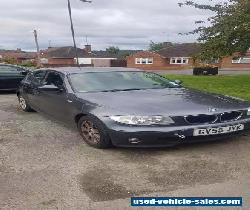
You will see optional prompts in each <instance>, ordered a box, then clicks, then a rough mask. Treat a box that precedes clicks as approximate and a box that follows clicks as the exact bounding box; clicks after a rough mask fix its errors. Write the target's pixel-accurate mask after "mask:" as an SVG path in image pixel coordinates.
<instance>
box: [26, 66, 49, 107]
mask: <svg viewBox="0 0 250 210" xmlns="http://www.w3.org/2000/svg"><path fill="white" fill-rule="evenodd" d="M46 74H47V71H46V70H40V71H35V72H32V73H30V74H29V75H28V78H27V81H24V82H23V91H24V92H25V94H26V95H27V100H28V102H29V104H30V105H31V107H33V108H34V109H38V110H39V109H40V103H41V100H40V91H39V87H40V86H42V85H43V80H44V79H45V76H46Z"/></svg>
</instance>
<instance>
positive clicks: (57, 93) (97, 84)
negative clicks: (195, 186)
mask: <svg viewBox="0 0 250 210" xmlns="http://www.w3.org/2000/svg"><path fill="white" fill-rule="evenodd" d="M179 83H180V82H178V81H171V80H168V79H166V78H164V77H162V76H160V75H158V74H155V73H149V72H144V71H140V70H137V69H123V68H114V69H107V68H83V69H76V68H62V69H48V70H38V71H36V72H31V73H29V74H28V75H27V77H26V78H25V79H24V80H23V81H22V84H21V86H20V89H19V90H18V93H17V96H18V99H19V103H20V107H21V108H22V109H23V110H24V111H31V110H36V111H38V112H44V113H46V114H48V115H50V116H53V117H55V118H57V119H59V120H61V121H64V122H69V123H74V124H76V125H77V127H78V130H79V132H80V134H81V136H82V138H83V140H84V141H85V142H86V143H87V144H89V145H91V146H93V147H96V148H107V147H109V146H111V145H114V146H120V147H159V146H173V145H176V144H180V143H189V142H195V141H207V140H216V139H221V138H226V137H229V136H232V135H239V134H243V133H247V132H249V131H250V102H247V101H243V100H238V99H235V98H231V97H227V96H221V95H216V94H209V93H204V92H200V91H196V90H192V89H188V88H184V87H182V86H181V85H180V84H179Z"/></svg>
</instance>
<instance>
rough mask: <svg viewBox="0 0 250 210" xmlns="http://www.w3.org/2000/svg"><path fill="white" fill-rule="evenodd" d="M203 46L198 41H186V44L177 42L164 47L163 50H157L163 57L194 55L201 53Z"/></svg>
mask: <svg viewBox="0 0 250 210" xmlns="http://www.w3.org/2000/svg"><path fill="white" fill-rule="evenodd" d="M200 51H201V47H200V44H198V43H184V44H175V45H173V46H169V47H166V48H163V49H162V50H159V51H156V53H158V54H160V55H161V56H162V57H165V58H170V57H192V56H194V55H196V54H198V53H200Z"/></svg>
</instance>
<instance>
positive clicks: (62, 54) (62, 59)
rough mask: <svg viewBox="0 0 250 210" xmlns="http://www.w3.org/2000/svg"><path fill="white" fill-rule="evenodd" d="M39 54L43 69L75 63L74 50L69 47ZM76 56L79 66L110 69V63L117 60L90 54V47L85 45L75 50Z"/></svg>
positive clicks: (108, 56) (56, 48)
mask: <svg viewBox="0 0 250 210" xmlns="http://www.w3.org/2000/svg"><path fill="white" fill-rule="evenodd" d="M40 54H41V64H42V65H43V66H44V67H63V66H75V65H76V63H77V58H76V51H75V48H74V47H71V46H69V47H54V48H48V49H47V50H42V51H41V53H40ZM77 56H78V62H79V64H80V65H81V66H94V67H110V66H111V61H112V60H117V58H116V57H114V56H110V55H100V54H96V53H94V52H92V50H91V45H85V48H83V49H80V48H77Z"/></svg>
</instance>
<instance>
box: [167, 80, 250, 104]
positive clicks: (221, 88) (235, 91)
mask: <svg viewBox="0 0 250 210" xmlns="http://www.w3.org/2000/svg"><path fill="white" fill-rule="evenodd" d="M164 76H165V77H167V78H169V79H172V80H175V79H178V80H181V81H183V85H184V86H185V87H192V88H195V89H199V90H203V91H207V92H211V93H219V94H224V95H230V96H234V97H239V98H242V99H246V100H250V75H234V76H232V75H227V76H192V75H164Z"/></svg>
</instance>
